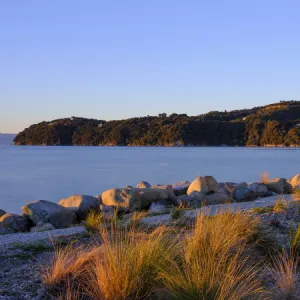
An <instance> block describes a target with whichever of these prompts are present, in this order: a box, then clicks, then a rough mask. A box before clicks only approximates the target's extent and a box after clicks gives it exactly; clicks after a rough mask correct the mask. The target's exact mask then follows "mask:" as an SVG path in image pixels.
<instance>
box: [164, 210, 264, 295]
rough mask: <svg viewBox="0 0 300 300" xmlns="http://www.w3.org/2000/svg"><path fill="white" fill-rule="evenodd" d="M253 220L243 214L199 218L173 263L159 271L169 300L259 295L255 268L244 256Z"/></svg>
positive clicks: (252, 231) (251, 231)
mask: <svg viewBox="0 0 300 300" xmlns="http://www.w3.org/2000/svg"><path fill="white" fill-rule="evenodd" d="M256 228H257V220H256V219H253V218H250V217H249V216H247V215H245V214H243V213H231V212H224V213H221V214H219V215H216V216H214V217H206V216H204V215H200V216H199V217H198V218H197V221H196V225H195V228H194V230H192V231H191V233H190V234H188V235H186V237H185V238H184V240H183V242H182V244H181V253H180V255H179V258H178V259H177V260H171V261H170V267H169V268H168V269H165V270H162V271H161V274H160V276H161V280H162V282H163V284H164V286H165V287H166V288H167V290H168V294H169V296H168V298H169V299H191V300H192V299H195V300H196V299H197V300H198V299H203V300H204V299H218V300H219V299H220V300H221V299H224V300H225V299H232V300H233V299H244V298H246V297H247V299H251V298H253V299H257V297H258V295H260V294H261V293H262V292H263V288H262V286H261V283H260V281H259V280H258V279H257V276H256V275H257V271H255V270H254V268H255V265H254V264H253V263H252V262H251V261H250V260H249V259H248V258H247V256H245V255H244V253H243V252H244V251H243V250H244V249H245V247H246V244H247V243H248V242H249V241H251V240H252V238H253V236H254V235H255V234H256Z"/></svg>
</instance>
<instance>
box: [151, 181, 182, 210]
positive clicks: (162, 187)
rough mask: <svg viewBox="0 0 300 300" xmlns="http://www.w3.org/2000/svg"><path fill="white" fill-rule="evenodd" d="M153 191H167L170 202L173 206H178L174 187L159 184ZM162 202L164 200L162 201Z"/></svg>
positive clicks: (153, 187)
mask: <svg viewBox="0 0 300 300" xmlns="http://www.w3.org/2000/svg"><path fill="white" fill-rule="evenodd" d="M151 188H152V189H160V190H165V191H166V193H167V195H168V200H169V201H170V202H171V204H174V205H177V202H178V200H177V197H176V195H175V194H174V189H173V186H172V185H169V184H164V185H161V184H157V185H154V186H152V187H151ZM160 200H162V199H160Z"/></svg>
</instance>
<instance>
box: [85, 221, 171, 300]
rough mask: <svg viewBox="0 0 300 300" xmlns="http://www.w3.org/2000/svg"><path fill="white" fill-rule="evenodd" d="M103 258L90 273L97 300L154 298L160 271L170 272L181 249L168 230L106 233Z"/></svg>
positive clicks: (160, 228)
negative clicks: (168, 269) (172, 263)
mask: <svg viewBox="0 0 300 300" xmlns="http://www.w3.org/2000/svg"><path fill="white" fill-rule="evenodd" d="M101 238H102V242H103V244H102V246H101V250H102V251H101V255H99V256H96V257H94V261H93V268H92V269H90V272H89V278H90V279H89V281H88V282H89V289H90V290H89V294H90V296H91V297H92V298H93V299H114V300H118V299H120V300H121V299H145V298H151V295H152V293H154V290H155V288H156V287H157V276H158V272H159V270H162V269H167V268H168V262H169V261H170V260H172V257H173V256H174V255H175V252H176V249H177V246H176V240H177V238H174V236H173V235H172V234H169V233H168V232H167V229H166V228H165V227H162V226H160V227H158V228H157V229H155V230H154V231H153V232H152V233H150V234H148V235H147V234H144V233H139V232H136V231H135V230H131V231H129V232H128V231H116V232H114V233H113V234H112V233H111V232H110V231H106V230H104V231H102V232H101Z"/></svg>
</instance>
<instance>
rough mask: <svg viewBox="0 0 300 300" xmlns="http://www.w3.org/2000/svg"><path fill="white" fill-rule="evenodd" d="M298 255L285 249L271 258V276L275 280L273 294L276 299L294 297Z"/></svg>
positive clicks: (297, 274) (297, 275)
mask: <svg viewBox="0 0 300 300" xmlns="http://www.w3.org/2000/svg"><path fill="white" fill-rule="evenodd" d="M298 266H299V257H298V256H294V255H293V254H291V255H289V254H288V253H287V252H286V251H283V253H280V254H278V255H277V256H276V257H274V258H273V266H272V268H271V276H272V278H273V280H274V282H275V284H274V289H273V294H274V296H275V297H276V298H277V299H296V298H294V296H295V292H296V283H297V279H298V278H299V273H298V271H297V268H298Z"/></svg>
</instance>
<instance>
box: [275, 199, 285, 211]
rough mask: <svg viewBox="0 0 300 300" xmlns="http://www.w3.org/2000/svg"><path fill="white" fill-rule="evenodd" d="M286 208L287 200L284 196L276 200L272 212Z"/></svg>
mask: <svg viewBox="0 0 300 300" xmlns="http://www.w3.org/2000/svg"><path fill="white" fill-rule="evenodd" d="M287 208H288V202H287V201H286V200H285V199H284V198H280V199H278V200H277V201H276V203H275V205H274V207H273V212H274V213H281V212H284V211H286V210H287Z"/></svg>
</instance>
